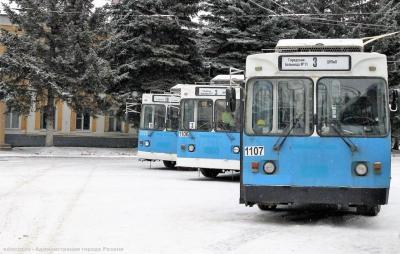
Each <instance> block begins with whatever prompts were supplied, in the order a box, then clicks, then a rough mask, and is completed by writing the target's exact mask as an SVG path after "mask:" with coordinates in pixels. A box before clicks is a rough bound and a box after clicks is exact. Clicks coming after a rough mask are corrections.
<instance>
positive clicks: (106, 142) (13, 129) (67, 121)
mask: <svg viewBox="0 0 400 254" xmlns="http://www.w3.org/2000/svg"><path fill="white" fill-rule="evenodd" d="M0 27H1V28H3V29H6V30H8V31H12V32H18V29H17V28H16V27H15V26H13V25H12V24H11V23H10V21H9V19H8V17H7V16H6V15H1V14H0ZM4 51H5V48H4V47H2V46H1V45H0V54H2V53H3V52H4ZM3 108H4V102H3ZM0 110H1V105H0ZM4 110H6V109H4ZM44 119H45V117H44V115H43V112H40V111H39V110H38V111H35V110H34V109H33V110H32V112H30V113H29V115H26V116H25V115H20V114H19V113H17V112H8V113H7V114H6V115H4V114H1V116H0V145H2V143H1V142H2V132H3V133H4V128H5V142H6V143H8V144H10V145H12V146H43V145H44V140H45V135H46V122H45V120H44ZM2 126H4V128H2ZM54 129H55V132H54V144H55V145H56V146H96V147H134V146H136V143H137V142H136V130H135V129H134V128H132V127H131V126H130V125H129V124H127V123H125V122H124V121H123V119H119V118H117V117H116V109H110V110H109V111H108V112H107V113H106V114H103V115H96V116H95V117H92V116H90V115H89V114H77V113H75V112H74V111H73V110H72V109H71V108H70V107H68V105H67V103H65V102H62V101H61V100H58V101H57V102H56V112H55V121H54ZM3 136H4V135H3ZM3 139H4V137H3ZM3 143H4V142H3Z"/></svg>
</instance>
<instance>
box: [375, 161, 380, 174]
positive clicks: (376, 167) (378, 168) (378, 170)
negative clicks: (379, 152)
mask: <svg viewBox="0 0 400 254" xmlns="http://www.w3.org/2000/svg"><path fill="white" fill-rule="evenodd" d="M381 170H382V163H381V162H379V161H377V162H374V173H375V174H380V173H381Z"/></svg>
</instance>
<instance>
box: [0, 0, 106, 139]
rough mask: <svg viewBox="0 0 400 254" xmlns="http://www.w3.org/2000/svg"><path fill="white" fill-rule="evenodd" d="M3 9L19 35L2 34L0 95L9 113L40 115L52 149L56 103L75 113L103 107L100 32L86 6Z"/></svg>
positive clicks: (22, 2)
mask: <svg viewBox="0 0 400 254" xmlns="http://www.w3.org/2000/svg"><path fill="white" fill-rule="evenodd" d="M11 3H15V4H16V5H17V6H18V10H15V9H12V8H10V6H8V5H3V6H4V9H5V11H6V13H7V14H8V16H9V17H10V20H11V22H12V23H13V24H14V25H16V26H18V27H19V29H20V31H21V32H20V33H19V34H12V33H8V32H6V31H2V33H1V36H0V43H1V44H3V45H5V46H6V48H7V51H6V52H5V53H4V54H3V55H2V56H0V78H1V83H0V89H2V90H4V91H5V93H6V95H7V103H8V106H9V108H12V109H13V110H16V111H20V112H23V113H25V114H27V113H29V111H30V110H32V109H33V105H35V108H34V109H35V110H41V111H42V112H44V116H45V118H46V146H52V145H53V129H54V126H53V122H54V113H55V106H54V103H55V100H56V99H62V100H64V101H66V102H67V103H68V104H69V105H70V106H72V108H74V109H75V110H76V111H77V112H78V113H80V112H82V111H83V110H87V111H89V112H90V113H95V112H96V111H97V110H98V109H100V108H102V106H104V102H103V99H102V98H101V97H102V96H101V94H102V93H103V92H104V91H105V88H106V87H107V85H108V83H111V82H112V81H113V80H112V78H113V76H112V72H111V69H110V67H109V65H108V63H107V62H106V61H105V60H103V59H102V58H100V57H99V56H98V54H97V48H96V45H97V43H98V40H99V38H100V37H99V35H98V34H97V32H98V30H99V27H98V26H97V25H95V24H96V20H93V18H94V17H98V16H101V15H98V16H96V15H93V13H92V9H93V4H92V1H88V0H40V1H39V0H13V1H11Z"/></svg>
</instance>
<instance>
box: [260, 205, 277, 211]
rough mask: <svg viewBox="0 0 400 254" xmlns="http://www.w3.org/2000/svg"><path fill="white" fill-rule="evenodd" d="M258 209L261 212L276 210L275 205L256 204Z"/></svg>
mask: <svg viewBox="0 0 400 254" xmlns="http://www.w3.org/2000/svg"><path fill="white" fill-rule="evenodd" d="M257 206H258V208H259V209H260V210H262V211H271V210H275V209H276V206H277V205H276V204H257Z"/></svg>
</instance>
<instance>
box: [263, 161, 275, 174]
mask: <svg viewBox="0 0 400 254" xmlns="http://www.w3.org/2000/svg"><path fill="white" fill-rule="evenodd" d="M275 171H276V166H275V163H274V162H273V161H267V162H265V163H264V172H265V173H266V174H268V175H271V174H273V173H275Z"/></svg>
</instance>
